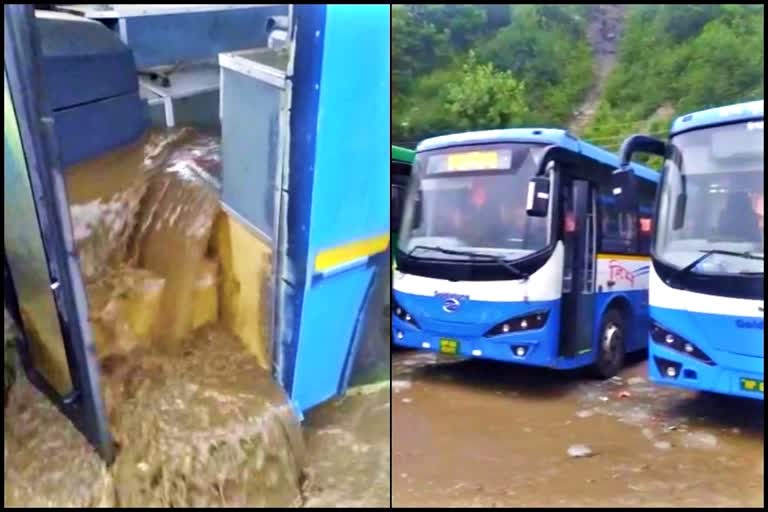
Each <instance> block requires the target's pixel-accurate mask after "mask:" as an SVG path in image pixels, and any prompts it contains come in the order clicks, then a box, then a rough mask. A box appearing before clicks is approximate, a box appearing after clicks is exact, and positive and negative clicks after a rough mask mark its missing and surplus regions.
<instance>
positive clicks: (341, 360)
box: [282, 5, 390, 410]
mask: <svg viewBox="0 0 768 512" xmlns="http://www.w3.org/2000/svg"><path fill="white" fill-rule="evenodd" d="M302 7H304V8H307V9H309V8H308V7H305V6H302ZM297 15H298V16H299V19H298V26H299V31H300V32H301V31H302V28H301V27H302V14H301V8H298V9H297ZM304 16H309V17H311V15H309V14H304ZM314 16H315V19H316V20H320V18H323V17H324V20H322V21H324V24H323V25H322V26H323V27H324V29H322V30H319V31H315V32H314V34H305V35H304V37H305V39H302V34H301V33H300V34H299V37H298V41H297V59H296V76H295V79H294V104H293V110H292V127H293V128H295V129H294V130H293V131H292V134H291V138H292V146H291V182H292V184H294V186H293V188H292V191H293V193H292V195H291V199H290V204H291V205H292V207H291V208H290V210H289V212H291V213H292V214H293V215H292V218H291V220H290V221H289V222H290V226H291V231H290V238H292V240H293V241H294V244H290V243H289V252H290V246H291V245H293V248H294V251H293V254H294V256H295V257H294V258H293V263H294V264H295V265H296V268H297V269H298V272H297V274H299V276H298V278H297V281H296V292H297V293H296V297H295V301H294V305H295V310H294V312H293V313H294V319H295V324H294V325H295V327H296V330H295V332H294V334H293V338H292V340H291V343H290V345H291V349H292V353H293V354H294V357H293V360H294V361H295V364H294V366H293V369H292V371H291V372H290V375H289V374H288V373H285V375H284V377H285V378H284V379H282V380H283V382H284V384H285V385H286V389H287V391H288V392H289V394H290V395H291V397H292V398H293V401H294V403H295V404H296V405H297V407H298V408H299V409H300V410H306V409H307V408H309V407H312V406H313V405H315V404H318V403H320V402H322V401H324V400H326V399H328V398H330V397H332V396H333V395H335V394H337V393H339V392H340V391H341V390H343V388H344V386H345V385H346V380H347V378H348V375H347V374H348V370H349V368H348V366H349V363H348V361H350V360H351V359H352V358H353V357H354V352H355V348H356V340H357V338H358V335H359V334H360V333H359V328H358V324H359V323H360V320H361V318H362V316H363V314H364V309H365V306H366V302H367V297H368V295H369V294H370V289H371V288H372V283H373V279H374V277H375V273H376V271H377V269H378V268H383V269H384V271H388V270H389V267H388V264H387V258H386V257H382V254H384V255H386V254H387V253H386V245H385V246H384V247H383V249H382V250H378V245H380V244H371V243H369V242H367V241H369V240H371V239H375V238H376V237H379V239H380V237H382V236H388V233H389V81H390V79H389V62H390V60H389V6H388V5H330V6H327V7H326V8H325V12H324V15H323V14H322V13H315V14H314ZM312 37H314V41H312ZM320 40H322V42H320ZM302 43H303V44H307V45H308V46H310V47H311V49H313V51H314V55H313V56H312V58H313V59H317V58H319V59H320V62H321V63H322V68H321V69H320V70H319V74H318V75H314V74H313V73H312V72H311V71H310V70H311V69H314V66H316V65H317V61H316V60H309V61H303V60H302V58H307V57H309V55H308V54H307V53H305V51H306V50H308V49H309V48H304V49H302ZM303 66H308V69H306V70H302V68H303ZM315 71H318V70H315ZM313 78H314V79H315V81H314V82H313V80H312V79H313ZM313 90H314V92H312V91H313ZM314 106H316V108H317V110H316V122H315V123H314V125H313V126H311V127H310V126H307V125H304V124H303V123H304V122H307V121H310V120H311V108H312V107H314ZM313 130H314V131H313ZM297 182H298V183H297ZM385 243H386V241H385ZM349 244H352V245H354V244H361V245H362V246H364V247H363V249H359V250H357V252H356V255H355V256H354V257H353V258H352V259H350V258H347V260H344V258H340V259H339V260H338V262H339V264H338V265H337V266H336V267H335V268H333V269H330V270H329V271H328V272H325V271H324V272H319V271H318V265H317V263H318V261H319V260H318V256H319V255H321V254H323V253H325V254H328V251H333V250H334V249H335V248H338V247H340V246H349ZM374 246H376V248H375V249H370V250H369V249H365V247H374ZM360 251H362V252H360ZM326 270H328V269H326Z"/></svg>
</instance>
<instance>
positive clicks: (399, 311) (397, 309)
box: [392, 299, 419, 327]
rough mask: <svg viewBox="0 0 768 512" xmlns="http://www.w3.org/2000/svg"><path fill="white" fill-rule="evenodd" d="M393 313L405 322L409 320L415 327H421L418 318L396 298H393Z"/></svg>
mask: <svg viewBox="0 0 768 512" xmlns="http://www.w3.org/2000/svg"><path fill="white" fill-rule="evenodd" d="M392 314H393V315H395V316H396V317H397V318H399V319H400V320H402V321H403V322H407V323H409V324H411V325H413V326H414V327H419V324H417V323H416V320H414V319H413V316H412V315H411V314H410V313H409V312H407V311H406V310H405V309H404V308H403V307H402V306H401V305H400V304H398V303H397V301H396V300H394V299H393V300H392Z"/></svg>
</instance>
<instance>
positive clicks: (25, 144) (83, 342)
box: [3, 4, 115, 463]
mask: <svg viewBox="0 0 768 512" xmlns="http://www.w3.org/2000/svg"><path fill="white" fill-rule="evenodd" d="M3 8H4V14H5V16H4V29H5V30H4V40H3V42H4V46H5V49H4V57H5V65H4V71H5V78H6V81H7V87H8V93H9V95H10V99H11V103H12V104H13V108H14V111H15V117H16V119H15V120H16V125H17V128H18V130H19V134H20V139H21V145H22V150H23V151H22V153H23V155H24V158H25V160H26V162H25V165H26V171H27V174H28V176H29V179H30V185H31V188H32V192H33V196H34V201H35V207H36V209H37V217H38V223H39V227H40V232H41V238H42V241H43V247H44V249H45V253H46V259H47V263H48V270H49V278H50V280H51V289H52V294H53V297H54V302H55V305H56V309H57V312H58V321H59V324H60V326H61V334H62V338H63V340H64V349H65V352H66V355H67V360H68V366H69V371H70V376H71V379H72V385H73V391H72V392H71V393H69V394H68V395H66V396H61V395H60V394H59V393H58V392H56V391H55V390H54V389H53V387H52V386H51V385H50V384H49V383H48V382H47V381H46V379H45V378H44V377H43V376H42V375H41V374H40V373H39V372H38V371H37V370H36V369H35V368H34V365H33V363H32V357H31V353H30V347H29V340H28V339H27V335H26V332H25V329H24V325H23V322H22V321H21V318H20V315H19V311H18V307H17V306H18V302H17V297H16V295H15V292H14V291H13V290H12V289H11V290H9V291H10V292H11V293H10V298H11V300H12V302H13V304H14V306H13V307H14V312H13V314H14V316H15V318H14V320H15V321H16V322H17V324H18V326H19V330H20V333H21V340H20V343H19V355H20V357H21V360H22V364H23V366H24V369H25V373H26V374H27V376H28V378H29V380H30V382H31V383H32V384H33V385H34V386H35V387H36V388H37V389H39V390H40V391H41V392H42V393H43V394H45V395H46V396H47V397H48V398H50V399H51V400H52V401H53V403H54V404H55V405H56V406H57V407H58V408H59V410H60V411H61V412H62V413H63V414H64V415H65V416H67V417H68V418H69V419H70V421H72V423H73V424H74V425H75V427H77V428H78V430H80V431H81V432H82V433H83V435H85V437H86V439H88V441H89V442H90V443H91V444H92V445H93V446H94V448H95V449H96V451H97V452H98V453H99V455H101V457H102V458H103V459H104V460H105V461H106V462H107V463H111V462H113V460H114V454H115V450H114V445H113V442H112V438H111V435H110V433H109V427H108V423H107V418H106V413H105V408H104V404H103V401H102V396H101V392H100V387H99V372H98V362H97V360H96V351H95V346H94V343H93V338H92V335H91V330H90V325H89V323H88V306H87V300H86V294H85V287H84V284H83V280H82V276H81V274H80V266H79V263H78V260H77V257H76V254H75V248H74V240H73V239H72V227H71V224H70V222H71V221H70V217H69V205H68V203H67V197H66V189H65V186H64V180H63V176H62V171H61V166H60V163H59V158H58V155H59V152H58V147H57V143H56V137H55V126H54V121H53V116H52V112H51V111H50V108H49V107H48V106H47V104H46V101H45V97H44V95H43V87H42V82H41V77H42V69H41V68H42V50H41V46H40V39H39V36H38V33H37V30H36V27H35V13H34V5H32V4H15V5H14V4H11V5H5V6H4V7H3ZM6 265H8V263H7V262H6ZM8 270H9V272H10V268H9V269H8ZM9 278H10V279H11V281H13V275H12V274H10V275H9ZM11 288H12V286H11ZM8 295H9V294H8V293H7V294H6V296H8Z"/></svg>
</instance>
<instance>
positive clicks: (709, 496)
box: [392, 351, 764, 507]
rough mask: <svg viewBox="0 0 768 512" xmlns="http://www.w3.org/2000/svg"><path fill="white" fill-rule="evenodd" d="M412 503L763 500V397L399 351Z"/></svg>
mask: <svg viewBox="0 0 768 512" xmlns="http://www.w3.org/2000/svg"><path fill="white" fill-rule="evenodd" d="M392 374H393V375H392V379H393V381H392V388H393V395H392V407H393V411H392V450H393V461H392V500H393V505H394V506H396V507H400V506H451V507H453V506H511V507H523V506H528V507H531V506H550V507H551V506H670V507H681V506H686V507H696V506H733V507H741V506H747V507H758V506H763V504H764V496H763V478H764V477H763V465H764V453H763V448H764V442H763V438H764V419H763V416H764V410H763V404H762V402H758V401H753V400H741V399H729V398H728V397H719V396H713V395H705V394H696V393H691V392H687V391H680V390H676V389H673V388H663V387H659V386H652V385H650V384H649V383H648V382H647V380H646V378H645V375H646V366H645V361H643V360H642V359H640V360H634V361H633V362H632V364H630V365H629V366H628V367H627V368H626V369H625V371H624V372H623V373H622V374H621V376H620V377H619V378H615V379H613V380H610V381H602V382H599V381H594V380H588V379H587V378H585V377H583V376H581V375H579V374H571V373H558V372H551V371H546V370H541V369H535V368H525V367H518V366H511V365H504V364H496V363H494V362H486V361H461V360H457V359H447V358H443V357H440V356H437V355H436V354H430V353H418V352H409V351H402V352H400V351H398V352H396V353H395V354H394V356H393V369H392Z"/></svg>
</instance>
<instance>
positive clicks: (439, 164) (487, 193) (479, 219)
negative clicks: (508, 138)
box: [399, 144, 550, 260]
mask: <svg viewBox="0 0 768 512" xmlns="http://www.w3.org/2000/svg"><path fill="white" fill-rule="evenodd" d="M545 149H546V148H545V146H543V145H534V144H492V145H484V146H471V147H467V146H465V147H454V148H449V149H444V150H436V151H429V152H424V153H421V154H419V155H417V157H416V162H415V166H414V178H413V180H412V182H411V184H410V186H409V191H408V195H407V198H406V205H405V212H404V215H403V224H402V227H401V231H400V237H399V238H400V240H399V249H400V250H401V251H402V252H404V253H405V254H409V255H411V256H414V257H425V258H430V259H459V260H461V259H464V260H466V259H468V257H467V256H468V255H462V254H456V253H453V254H447V253H445V252H441V251H440V249H449V250H451V251H458V252H467V253H470V252H471V253H475V254H477V253H482V254H491V255H495V256H503V257H505V258H513V259H514V258H520V257H523V256H525V255H527V254H530V253H533V252H536V251H539V250H541V249H544V248H545V247H547V245H548V244H549V229H548V228H549V225H550V224H549V220H548V219H546V218H539V217H529V216H528V215H527V214H526V198H527V193H528V181H529V180H530V178H531V177H533V176H534V175H535V174H536V171H537V170H538V166H539V161H540V158H541V156H542V155H543V152H544V151H545ZM430 249H434V250H430ZM469 259H471V257H470V258H469Z"/></svg>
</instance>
